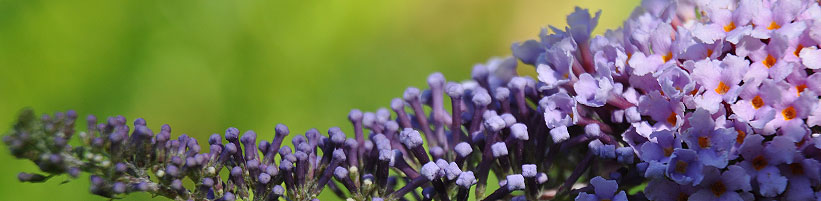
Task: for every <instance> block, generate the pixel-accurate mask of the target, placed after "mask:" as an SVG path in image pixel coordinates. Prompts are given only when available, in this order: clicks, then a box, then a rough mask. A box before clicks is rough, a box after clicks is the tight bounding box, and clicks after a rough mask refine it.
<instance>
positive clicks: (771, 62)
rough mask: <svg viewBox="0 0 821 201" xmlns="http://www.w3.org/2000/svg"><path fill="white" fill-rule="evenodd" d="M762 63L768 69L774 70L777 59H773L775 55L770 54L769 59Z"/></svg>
mask: <svg viewBox="0 0 821 201" xmlns="http://www.w3.org/2000/svg"><path fill="white" fill-rule="evenodd" d="M761 62H763V63H764V66H767V68H772V67H773V66H775V62H776V60H775V57H773V55H769V54H768V55H767V58H766V59H764V61H761Z"/></svg>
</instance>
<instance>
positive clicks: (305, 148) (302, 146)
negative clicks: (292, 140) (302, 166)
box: [294, 143, 313, 154]
mask: <svg viewBox="0 0 821 201" xmlns="http://www.w3.org/2000/svg"><path fill="white" fill-rule="evenodd" d="M294 146H296V150H297V151H301V152H304V153H306V154H307V153H311V152H312V151H313V148H311V145H310V144H308V143H302V144H299V145H294Z"/></svg>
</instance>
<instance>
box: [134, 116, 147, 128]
mask: <svg viewBox="0 0 821 201" xmlns="http://www.w3.org/2000/svg"><path fill="white" fill-rule="evenodd" d="M137 126H146V123H145V119H143V118H137V119H136V120H134V128H136V127H137Z"/></svg>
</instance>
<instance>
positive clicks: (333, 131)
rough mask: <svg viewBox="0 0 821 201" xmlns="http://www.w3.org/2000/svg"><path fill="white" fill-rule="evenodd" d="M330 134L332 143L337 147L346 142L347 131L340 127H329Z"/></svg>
mask: <svg viewBox="0 0 821 201" xmlns="http://www.w3.org/2000/svg"><path fill="white" fill-rule="evenodd" d="M328 135H330V136H331V137H330V139H331V143H332V144H333V145H334V146H336V147H341V146H342V145H343V144H344V143H345V139H346V137H347V136H345V133H343V132H342V130H340V129H339V127H332V128H330V129H328Z"/></svg>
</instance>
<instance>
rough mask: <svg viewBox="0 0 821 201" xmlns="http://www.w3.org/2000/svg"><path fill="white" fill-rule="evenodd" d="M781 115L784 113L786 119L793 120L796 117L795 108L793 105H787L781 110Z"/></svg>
mask: <svg viewBox="0 0 821 201" xmlns="http://www.w3.org/2000/svg"><path fill="white" fill-rule="evenodd" d="M781 115H784V120H788V121H789V120H792V119H794V118H795V115H796V114H795V108H794V107H792V106H790V107H787V108H785V109H784V110H781Z"/></svg>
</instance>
